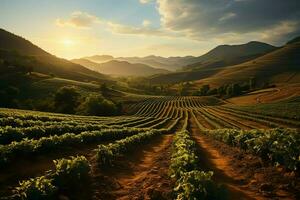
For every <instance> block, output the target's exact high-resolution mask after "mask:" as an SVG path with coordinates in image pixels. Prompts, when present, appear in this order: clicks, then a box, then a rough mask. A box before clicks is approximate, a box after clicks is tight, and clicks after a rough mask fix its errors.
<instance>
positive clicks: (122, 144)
mask: <svg viewBox="0 0 300 200" xmlns="http://www.w3.org/2000/svg"><path fill="white" fill-rule="evenodd" d="M162 133H163V131H160V130H154V129H153V130H149V131H147V132H144V133H139V134H136V135H133V136H130V137H126V138H124V139H122V140H118V141H116V142H114V143H110V144H108V145H99V146H98V148H97V149H96V150H95V151H96V158H97V162H98V165H99V166H111V165H112V164H113V161H114V160H115V159H116V158H118V157H119V156H120V155H123V154H124V153H126V152H128V151H129V150H132V149H135V148H136V146H137V145H141V144H143V143H145V142H148V141H149V139H151V138H153V137H154V136H157V135H161V134H162Z"/></svg>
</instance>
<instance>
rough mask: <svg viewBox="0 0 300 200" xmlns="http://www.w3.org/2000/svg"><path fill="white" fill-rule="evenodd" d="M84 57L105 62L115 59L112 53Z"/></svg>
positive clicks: (97, 61)
mask: <svg viewBox="0 0 300 200" xmlns="http://www.w3.org/2000/svg"><path fill="white" fill-rule="evenodd" d="M82 59H86V60H90V61H92V62H96V63H104V62H108V61H111V60H113V59H114V57H113V56H111V55H94V56H87V57H83V58H82Z"/></svg>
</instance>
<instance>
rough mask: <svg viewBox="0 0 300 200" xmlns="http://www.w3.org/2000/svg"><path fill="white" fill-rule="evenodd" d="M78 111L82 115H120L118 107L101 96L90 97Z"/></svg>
mask: <svg viewBox="0 0 300 200" xmlns="http://www.w3.org/2000/svg"><path fill="white" fill-rule="evenodd" d="M118 106H120V105H118ZM78 110H79V113H81V114H85V115H95V116H110V115H115V114H117V113H118V107H117V106H116V105H115V104H114V103H113V102H112V101H110V100H107V99H105V98H103V97H102V96H101V95H90V96H88V97H87V98H86V99H85V101H84V102H83V103H82V104H81V105H80V107H79V109H78Z"/></svg>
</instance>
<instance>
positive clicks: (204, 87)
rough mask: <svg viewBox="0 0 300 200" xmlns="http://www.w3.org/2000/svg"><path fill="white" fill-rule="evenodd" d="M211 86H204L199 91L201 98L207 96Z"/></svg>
mask: <svg viewBox="0 0 300 200" xmlns="http://www.w3.org/2000/svg"><path fill="white" fill-rule="evenodd" d="M209 89H210V88H209V85H202V87H201V88H200V90H199V93H200V95H201V96H205V95H207V93H208V91H209Z"/></svg>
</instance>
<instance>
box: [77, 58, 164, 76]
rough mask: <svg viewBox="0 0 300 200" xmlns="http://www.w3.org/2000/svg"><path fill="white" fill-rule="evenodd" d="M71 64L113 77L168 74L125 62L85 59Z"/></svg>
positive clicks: (142, 65) (162, 70) (143, 65)
mask: <svg viewBox="0 0 300 200" xmlns="http://www.w3.org/2000/svg"><path fill="white" fill-rule="evenodd" d="M72 62H75V63H78V64H81V65H83V66H85V67H87V68H89V69H92V70H95V71H98V72H101V73H103V74H109V75H114V76H150V75H154V74H162V73H168V72H169V71H167V70H165V69H157V68H153V67H150V66H148V65H145V64H140V63H136V64H132V63H129V62H126V61H118V60H111V61H108V62H105V63H94V62H92V61H90V60H86V59H74V60H72Z"/></svg>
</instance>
